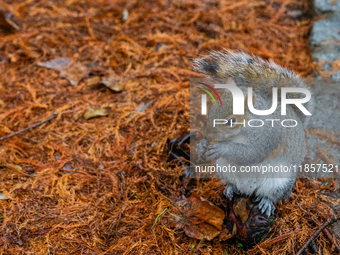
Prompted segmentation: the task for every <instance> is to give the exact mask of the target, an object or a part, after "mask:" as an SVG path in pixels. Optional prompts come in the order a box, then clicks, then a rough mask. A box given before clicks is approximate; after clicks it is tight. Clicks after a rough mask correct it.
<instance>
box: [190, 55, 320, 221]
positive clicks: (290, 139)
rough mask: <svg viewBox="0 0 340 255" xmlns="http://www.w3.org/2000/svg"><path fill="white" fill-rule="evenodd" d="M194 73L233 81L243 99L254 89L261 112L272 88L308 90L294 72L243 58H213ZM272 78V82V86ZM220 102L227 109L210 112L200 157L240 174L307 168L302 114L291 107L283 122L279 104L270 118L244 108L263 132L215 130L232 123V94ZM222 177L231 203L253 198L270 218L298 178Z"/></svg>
mask: <svg viewBox="0 0 340 255" xmlns="http://www.w3.org/2000/svg"><path fill="white" fill-rule="evenodd" d="M195 69H196V70H198V71H200V72H202V73H204V74H207V75H209V76H210V78H213V79H214V78H219V79H221V78H228V77H231V78H232V79H233V80H234V81H235V82H236V84H237V85H238V86H239V87H240V88H241V89H242V90H243V91H244V93H245V89H246V87H248V86H252V87H253V91H254V95H255V100H254V107H255V108H256V109H258V110H261V109H262V110H265V109H269V108H270V107H271V88H272V87H273V86H275V87H302V88H307V87H306V85H305V83H304V82H303V80H302V79H300V78H298V77H297V76H296V75H295V74H294V73H293V72H292V71H290V70H288V69H286V68H282V67H280V66H278V65H276V64H275V63H274V62H272V61H270V62H267V61H264V60H263V59H261V58H258V57H254V56H249V55H247V54H245V53H232V52H230V51H227V52H225V53H223V52H213V53H212V54H211V55H209V56H206V57H204V58H202V59H197V60H195ZM250 78H256V79H250ZM269 78H270V79H271V80H268V79H269ZM221 100H222V103H223V106H220V105H218V106H216V105H212V106H211V108H210V110H209V117H208V123H207V128H206V132H205V137H204V139H203V140H201V142H200V143H199V144H198V145H197V149H196V151H197V153H198V155H199V157H200V158H201V159H203V160H204V159H205V157H207V159H208V160H214V162H215V163H216V164H217V165H220V166H221V165H225V166H226V165H234V166H236V167H237V169H238V170H240V167H241V166H254V167H255V166H257V167H260V166H266V165H271V166H280V165H283V166H288V167H289V166H291V165H295V166H297V167H298V166H299V165H300V164H302V163H303V161H304V157H305V154H306V140H305V131H304V124H306V123H305V122H306V121H305V120H306V118H305V116H304V115H303V114H302V113H301V112H300V110H298V109H294V108H293V107H292V106H290V105H288V106H287V115H286V116H281V107H280V98H279V104H278V107H277V109H276V111H275V112H274V113H272V114H271V115H270V116H268V115H267V116H257V115H253V114H252V113H251V112H250V111H248V109H247V106H246V105H245V110H246V112H245V116H244V118H245V120H246V121H247V120H248V119H260V120H263V121H264V122H265V123H266V124H265V125H264V126H262V127H261V128H254V127H249V126H248V125H247V126H246V127H243V126H242V125H239V126H238V127H236V126H235V127H234V128H230V127H225V126H223V125H219V126H217V127H213V126H212V123H213V121H212V120H213V119H228V118H230V117H233V115H232V95H231V92H229V91H225V93H224V94H223V95H222V96H221ZM305 107H306V108H307V109H308V110H310V111H312V110H313V109H312V108H313V101H312V100H311V101H310V102H309V103H308V104H305ZM237 118H239V116H237ZM266 119H278V120H280V122H281V121H282V120H284V119H294V120H296V121H297V122H298V125H297V126H296V127H294V128H287V127H283V126H281V124H280V123H279V122H278V121H276V122H275V123H274V127H272V126H271V123H270V122H269V123H268V122H266V121H265V120H266ZM238 122H239V121H238ZM218 174H219V177H220V178H221V180H222V181H223V182H224V183H225V184H228V186H227V188H226V190H225V192H224V194H225V195H226V196H227V197H229V198H232V197H233V195H234V194H237V193H241V194H245V195H248V196H252V195H254V196H256V197H257V199H258V200H259V201H260V203H259V207H260V209H261V210H262V212H263V213H266V214H267V215H268V216H270V214H272V213H273V212H274V209H275V207H274V203H276V202H278V201H279V200H282V199H287V198H288V197H289V196H290V194H291V191H292V188H293V186H294V183H295V180H296V175H297V173H296V172H293V171H292V172H290V173H286V174H285V175H280V177H278V173H267V174H266V175H265V176H264V175H262V173H252V175H251V178H250V177H249V176H250V175H247V176H246V175H245V174H244V173H239V172H235V173H230V172H227V173H225V172H219V173H218ZM280 174H282V173H280Z"/></svg>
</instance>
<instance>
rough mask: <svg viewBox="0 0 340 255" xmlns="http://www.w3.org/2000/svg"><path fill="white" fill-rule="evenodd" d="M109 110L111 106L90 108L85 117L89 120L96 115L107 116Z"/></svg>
mask: <svg viewBox="0 0 340 255" xmlns="http://www.w3.org/2000/svg"><path fill="white" fill-rule="evenodd" d="M109 110H110V107H103V108H98V109H92V108H90V109H88V110H87V111H86V112H85V114H84V118H85V119H87V120H88V119H91V118H94V117H100V116H107V115H109Z"/></svg>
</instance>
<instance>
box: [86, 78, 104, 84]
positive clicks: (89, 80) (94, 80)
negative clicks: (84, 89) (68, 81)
mask: <svg viewBox="0 0 340 255" xmlns="http://www.w3.org/2000/svg"><path fill="white" fill-rule="evenodd" d="M100 83H101V80H100V77H99V76H94V77H92V78H90V79H88V80H87V82H86V84H87V86H94V85H98V84H100Z"/></svg>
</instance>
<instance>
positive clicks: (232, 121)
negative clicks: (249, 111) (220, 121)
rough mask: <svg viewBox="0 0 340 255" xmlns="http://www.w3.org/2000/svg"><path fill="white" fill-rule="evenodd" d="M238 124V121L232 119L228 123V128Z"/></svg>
mask: <svg viewBox="0 0 340 255" xmlns="http://www.w3.org/2000/svg"><path fill="white" fill-rule="evenodd" d="M236 122H237V119H236V118H230V119H229V120H228V122H227V124H226V125H227V126H228V127H232V126H233V125H234V124H235V123H236Z"/></svg>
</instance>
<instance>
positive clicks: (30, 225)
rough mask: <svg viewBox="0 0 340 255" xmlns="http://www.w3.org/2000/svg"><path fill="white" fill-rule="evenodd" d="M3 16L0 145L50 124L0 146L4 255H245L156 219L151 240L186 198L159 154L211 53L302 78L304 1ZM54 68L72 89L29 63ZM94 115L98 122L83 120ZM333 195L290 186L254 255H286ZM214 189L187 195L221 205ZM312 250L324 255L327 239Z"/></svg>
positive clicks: (64, 4)
mask: <svg viewBox="0 0 340 255" xmlns="http://www.w3.org/2000/svg"><path fill="white" fill-rule="evenodd" d="M0 8H1V10H2V11H4V12H7V13H11V14H12V15H13V17H12V18H11V19H12V20H13V21H17V22H18V23H19V25H20V26H21V29H20V30H19V31H17V32H14V33H13V31H11V32H8V31H4V30H1V32H0V53H1V54H0V72H1V75H0V89H1V94H0V106H1V108H0V136H5V135H8V134H11V133H13V132H15V131H19V130H21V129H23V128H26V127H28V126H30V125H32V124H34V123H36V122H39V121H41V120H44V119H46V118H49V117H50V116H52V115H53V114H55V113H57V114H58V116H57V117H56V118H55V119H53V120H50V121H48V122H46V123H44V124H43V125H41V126H39V127H36V128H34V129H31V130H29V131H26V132H23V133H21V134H18V135H15V136H13V137H11V138H8V139H4V140H1V141H0V171H1V182H0V191H1V192H2V193H3V195H5V196H6V197H7V198H9V199H3V200H0V233H1V234H0V251H1V252H2V253H3V254H24V253H32V254H33V253H34V254H189V253H194V254H243V250H242V248H241V247H240V245H239V244H237V243H235V241H232V240H228V241H225V242H220V241H219V240H218V239H217V238H215V239H213V240H212V241H206V240H202V241H199V240H195V239H192V238H189V237H187V236H186V235H185V233H184V232H183V230H181V229H177V230H176V229H169V228H167V227H166V226H164V225H162V222H161V220H159V221H158V222H157V223H156V225H155V226H154V228H152V229H151V227H152V225H153V224H154V222H155V219H156V217H157V215H158V214H160V213H161V212H163V211H164V209H165V208H169V209H168V211H167V212H165V213H168V212H171V210H172V209H173V208H172V205H171V203H169V201H168V200H167V199H170V200H172V201H174V200H176V199H177V198H179V197H180V196H181V194H182V193H181V192H182V182H181V181H180V179H179V176H180V175H181V174H182V172H183V168H182V167H177V168H172V167H170V166H169V164H168V163H167V162H166V160H167V155H166V151H165V143H166V140H167V139H168V138H170V139H171V138H174V137H177V136H178V135H180V134H183V133H186V132H189V127H190V125H189V83H190V78H191V77H198V74H196V73H194V72H193V71H192V70H191V58H195V57H199V55H200V54H204V53H206V52H207V51H208V50H213V49H222V48H226V49H232V50H243V51H245V52H247V53H250V52H252V53H254V54H256V55H259V56H260V57H263V58H265V59H268V58H271V59H273V60H274V61H276V62H277V63H279V64H281V65H284V66H287V67H289V68H291V69H293V70H295V71H296V72H297V73H299V74H300V75H301V76H304V77H309V76H312V74H313V71H314V66H313V63H312V60H311V57H310V53H309V51H308V34H309V31H310V28H311V16H310V10H309V9H310V6H309V1H307V0H303V1H299V0H288V1H287V0H276V1H273V0H267V1H264V0H252V1H248V0H241V1H232V0H225V1H217V0H211V1H194V0H183V1H182V0H169V1H168V0H157V1H137V0H134V1H120V0H116V1H109V0H97V1H84V0H82V1H74V0H59V1H38V0H24V1H19V0H17V1H11V0H1V1H0ZM124 10H127V11H128V13H127V12H126V11H125V12H124ZM294 10H300V11H301V13H300V15H298V17H296V15H295V16H294V15H291V13H294V12H292V11H294ZM295 13H296V12H295ZM127 14H128V15H127ZM57 57H64V58H70V59H72V60H73V61H74V62H75V63H77V65H79V66H80V67H81V68H80V67H79V68H75V69H76V70H73V72H77V71H78V72H79V71H81V74H82V77H80V78H81V80H80V82H79V83H78V85H76V86H72V85H71V84H70V82H69V81H68V80H67V79H64V78H62V77H60V76H59V72H58V71H55V70H50V69H46V68H44V67H41V66H39V65H38V63H39V62H44V61H47V60H51V59H55V58H57ZM78 69H81V70H78ZM77 75H79V74H77ZM103 77H106V78H109V77H113V79H114V81H115V86H118V87H119V89H118V91H120V90H121V92H115V91H113V90H110V89H109V88H108V87H106V86H104V85H103V84H100V83H101V82H99V81H100V80H101V79H102V78H103ZM78 78H79V77H78ZM143 103H144V104H146V105H147V107H146V108H145V107H144V108H145V109H142V108H143V107H140V108H137V107H139V106H141V104H143ZM142 106H143V105H142ZM102 107H109V109H110V110H109V112H108V116H107V117H105V116H104V117H97V118H92V119H88V120H86V119H84V117H83V115H84V113H85V112H86V111H87V110H88V109H90V108H94V109H95V108H102ZM136 108H137V109H136ZM321 187H322V188H321ZM334 189H335V184H334V181H332V180H330V181H329V184H328V185H327V186H321V183H318V182H316V181H302V180H298V181H297V183H296V186H295V189H294V193H293V195H292V198H291V199H290V200H288V201H287V202H284V203H282V204H280V205H278V206H277V221H276V223H275V225H274V227H273V229H272V231H271V234H270V236H268V239H266V240H265V241H264V242H262V243H261V244H259V245H258V246H256V247H254V249H253V250H252V251H253V254H255V253H256V252H260V253H262V254H294V253H293V251H295V252H296V251H297V250H298V249H299V248H301V247H302V246H303V244H304V243H305V242H306V241H307V239H308V237H309V236H311V235H312V233H313V232H314V231H315V230H316V229H317V228H318V227H319V225H320V226H321V224H322V223H324V222H325V221H326V220H327V218H329V217H331V216H332V214H333V211H332V208H331V206H329V204H332V203H335V200H334V201H333V200H332V201H330V199H331V198H330V197H326V196H325V195H324V194H323V192H325V191H327V190H330V191H332V190H334ZM222 190H223V186H222V184H221V183H220V182H219V181H218V180H216V179H207V180H202V179H200V180H197V181H196V182H195V185H194V187H193V190H192V191H193V192H196V193H197V194H199V195H201V196H202V197H204V198H205V199H208V200H209V201H211V202H212V203H214V204H215V205H219V206H221V207H222V203H223V201H222ZM325 201H326V202H328V203H326V202H325ZM307 217H314V219H315V220H316V221H317V223H318V224H319V225H313V224H311V223H309V222H308V221H307ZM275 238H276V239H275ZM316 245H317V246H318V247H320V249H323V250H324V254H334V253H332V251H334V245H332V243H331V242H330V241H329V240H328V239H326V238H325V237H324V236H323V234H320V235H319V237H318V238H317V239H316Z"/></svg>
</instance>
